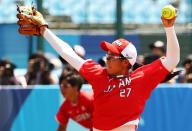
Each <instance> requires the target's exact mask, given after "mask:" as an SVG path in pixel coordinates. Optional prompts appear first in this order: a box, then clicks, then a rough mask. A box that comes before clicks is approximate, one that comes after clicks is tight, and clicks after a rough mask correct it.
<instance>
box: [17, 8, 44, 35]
mask: <svg viewBox="0 0 192 131" xmlns="http://www.w3.org/2000/svg"><path fill="white" fill-rule="evenodd" d="M17 11H18V14H17V18H18V22H17V24H18V25H19V30H18V31H19V33H20V34H23V35H37V36H40V35H42V34H41V33H40V28H41V27H43V26H46V27H48V24H47V23H46V22H45V20H44V18H43V16H42V14H41V13H40V12H38V11H37V10H36V9H35V8H34V7H33V6H18V7H17Z"/></svg>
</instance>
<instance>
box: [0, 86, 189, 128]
mask: <svg viewBox="0 0 192 131" xmlns="http://www.w3.org/2000/svg"><path fill="white" fill-rule="evenodd" d="M83 90H84V91H92V90H91V88H90V86H89V85H84V86H83ZM62 101H63V98H62V96H61V95H60V91H59V87H58V86H57V85H53V86H34V87H30V88H29V89H23V88H22V87H19V86H7V87H2V86H0V131H55V130H56V129H57V126H58V123H57V122H56V120H55V114H56V113H57V110H58V108H59V106H60V104H61V103H62ZM191 101H192V84H174V85H168V84H161V85H159V86H158V88H157V89H155V90H154V91H153V93H152V95H151V97H150V99H149V100H148V102H147V104H146V107H145V110H144V112H143V114H142V117H141V120H140V124H139V128H138V131H181V130H187V131H191V130H192V126H191V124H190V123H191V122H192V115H191V111H192V105H191ZM127 111H129V109H127ZM67 130H68V131H87V129H85V128H83V127H81V126H80V125H78V124H76V123H75V122H73V121H70V122H69V125H68V129H67Z"/></svg>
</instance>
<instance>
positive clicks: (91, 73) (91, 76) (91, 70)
mask: <svg viewBox="0 0 192 131" xmlns="http://www.w3.org/2000/svg"><path fill="white" fill-rule="evenodd" d="M79 72H80V74H81V75H82V76H83V77H84V78H85V79H86V80H87V81H88V82H89V83H90V84H92V83H95V82H96V81H97V80H98V79H99V78H100V77H101V75H102V74H103V73H104V68H103V67H102V66H101V65H99V64H97V63H96V62H94V61H93V60H87V61H86V62H85V63H84V64H83V65H82V67H81V69H80V71H79Z"/></svg>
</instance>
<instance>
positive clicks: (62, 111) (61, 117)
mask: <svg viewBox="0 0 192 131" xmlns="http://www.w3.org/2000/svg"><path fill="white" fill-rule="evenodd" d="M56 119H57V121H58V122H59V123H60V124H61V125H67V123H68V120H69V116H68V115H67V111H66V107H65V104H64V103H63V104H62V105H61V107H60V108H59V111H58V112H57V115H56Z"/></svg>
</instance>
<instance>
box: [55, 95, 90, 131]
mask: <svg viewBox="0 0 192 131" xmlns="http://www.w3.org/2000/svg"><path fill="white" fill-rule="evenodd" d="M92 113H93V95H92V94H90V93H84V92H80V94H79V98H78V102H77V103H76V104H73V103H71V102H70V101H68V100H65V101H64V102H63V104H62V105H61V107H60V109H59V111H58V112H57V115H56V119H57V120H58V121H59V123H60V124H61V125H67V123H68V120H69V118H71V119H73V120H74V121H76V122H77V123H79V124H80V125H82V126H83V127H85V128H89V129H90V131H92Z"/></svg>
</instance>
